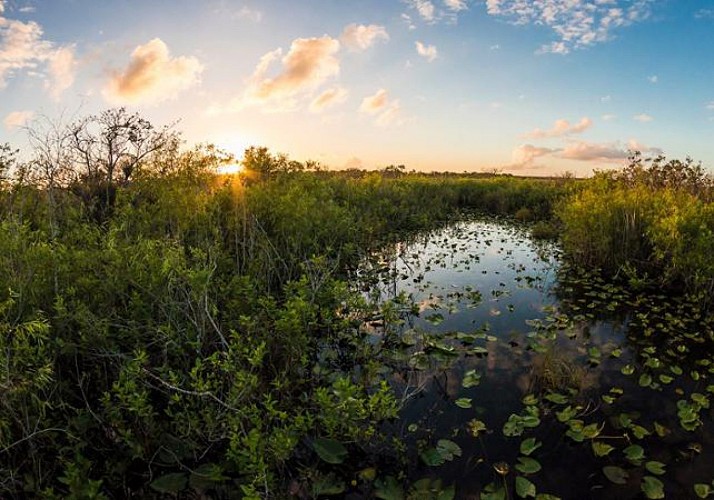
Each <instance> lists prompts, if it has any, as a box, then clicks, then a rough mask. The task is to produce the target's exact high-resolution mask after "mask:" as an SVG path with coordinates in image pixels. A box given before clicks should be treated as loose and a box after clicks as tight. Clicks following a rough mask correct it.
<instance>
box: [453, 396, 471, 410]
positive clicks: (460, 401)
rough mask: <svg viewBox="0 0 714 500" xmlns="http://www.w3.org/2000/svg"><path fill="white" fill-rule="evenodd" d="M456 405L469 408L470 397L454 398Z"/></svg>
mask: <svg viewBox="0 0 714 500" xmlns="http://www.w3.org/2000/svg"><path fill="white" fill-rule="evenodd" d="M456 406H458V407H459V408H464V409H467V408H471V398H459V399H457V400H456Z"/></svg>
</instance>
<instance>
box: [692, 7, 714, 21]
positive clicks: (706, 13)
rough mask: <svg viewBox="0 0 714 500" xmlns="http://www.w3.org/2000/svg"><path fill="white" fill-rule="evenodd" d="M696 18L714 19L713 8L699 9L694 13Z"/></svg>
mask: <svg viewBox="0 0 714 500" xmlns="http://www.w3.org/2000/svg"><path fill="white" fill-rule="evenodd" d="M694 17H695V18H696V19H714V9H699V10H698V11H696V12H695V13H694Z"/></svg>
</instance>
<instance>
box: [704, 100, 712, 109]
mask: <svg viewBox="0 0 714 500" xmlns="http://www.w3.org/2000/svg"><path fill="white" fill-rule="evenodd" d="M704 107H705V108H706V109H708V110H709V111H714V101H709V102H708V103H707V104H706V105H705V106H704Z"/></svg>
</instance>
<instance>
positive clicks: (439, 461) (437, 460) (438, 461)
mask: <svg viewBox="0 0 714 500" xmlns="http://www.w3.org/2000/svg"><path fill="white" fill-rule="evenodd" d="M419 457H420V458H421V459H422V461H423V462H424V463H425V464H426V465H428V466H429V467H438V466H440V465H444V462H446V460H444V457H442V456H441V453H439V451H438V450H437V449H436V448H428V449H426V450H424V451H422V452H421V453H420V454H419Z"/></svg>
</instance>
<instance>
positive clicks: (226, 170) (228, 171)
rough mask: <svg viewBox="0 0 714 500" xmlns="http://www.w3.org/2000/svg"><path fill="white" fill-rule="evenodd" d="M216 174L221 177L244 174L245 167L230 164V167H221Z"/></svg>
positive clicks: (238, 164)
mask: <svg viewBox="0 0 714 500" xmlns="http://www.w3.org/2000/svg"><path fill="white" fill-rule="evenodd" d="M216 172H217V173H218V174H220V175H239V174H240V173H241V172H243V165H241V164H240V163H230V164H228V165H221V166H220V167H218V168H217V169H216Z"/></svg>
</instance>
